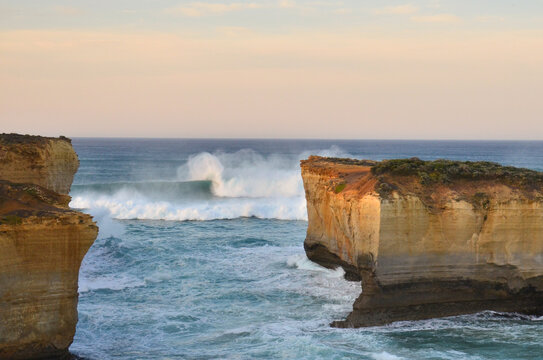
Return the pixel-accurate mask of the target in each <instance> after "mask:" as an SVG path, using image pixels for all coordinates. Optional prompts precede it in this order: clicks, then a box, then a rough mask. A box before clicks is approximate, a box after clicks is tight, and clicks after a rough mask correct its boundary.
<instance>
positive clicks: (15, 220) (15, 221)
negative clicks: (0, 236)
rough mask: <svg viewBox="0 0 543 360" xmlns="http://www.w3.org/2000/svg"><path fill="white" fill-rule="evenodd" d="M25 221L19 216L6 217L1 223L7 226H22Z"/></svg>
mask: <svg viewBox="0 0 543 360" xmlns="http://www.w3.org/2000/svg"><path fill="white" fill-rule="evenodd" d="M22 222H23V219H22V218H21V217H20V216H17V215H6V216H4V217H3V218H2V220H1V223H2V224H5V225H19V224H22Z"/></svg>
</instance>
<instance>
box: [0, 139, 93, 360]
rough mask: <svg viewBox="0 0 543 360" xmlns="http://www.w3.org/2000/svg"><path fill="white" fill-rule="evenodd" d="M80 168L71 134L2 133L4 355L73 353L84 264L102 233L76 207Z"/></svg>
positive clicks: (0, 309) (0, 329)
mask: <svg viewBox="0 0 543 360" xmlns="http://www.w3.org/2000/svg"><path fill="white" fill-rule="evenodd" d="M77 168H78V160H77V155H76V154H75V152H74V150H73V148H72V146H71V143H70V141H69V140H68V139H65V138H61V139H54V138H42V137H34V136H22V135H13V134H10V135H0V179H1V180H0V359H50V358H69V354H68V347H69V346H70V344H71V343H72V340H73V336H74V334H75V327H76V324H77V299H78V292H77V289H78V285H77V281H78V276H79V267H80V265H81V261H82V260H83V256H85V254H86V252H87V250H88V249H89V247H90V246H91V245H92V243H93V242H94V240H95V239H96V236H97V234H98V228H97V226H96V224H95V223H94V221H93V220H92V217H91V216H90V215H87V214H83V213H81V212H78V211H74V210H72V209H70V208H69V207H68V203H69V201H70V197H69V196H68V195H67V193H68V191H69V189H70V186H71V183H72V179H73V176H74V174H75V172H76V171H77ZM59 192H60V193H59Z"/></svg>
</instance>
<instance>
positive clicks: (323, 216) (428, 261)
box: [301, 156, 543, 327]
mask: <svg viewBox="0 0 543 360" xmlns="http://www.w3.org/2000/svg"><path fill="white" fill-rule="evenodd" d="M301 167H302V177H303V182H304V187H305V192H306V198H307V210H308V220H309V223H308V229H307V237H306V240H305V243H304V246H305V249H306V253H307V256H308V257H309V258H310V259H311V260H313V261H315V262H317V263H319V264H321V265H323V266H326V267H329V268H334V267H337V266H342V267H343V268H344V269H345V271H346V276H345V277H346V278H347V279H350V280H361V281H362V293H361V295H360V296H359V298H358V299H357V300H356V301H355V304H354V306H353V311H352V313H351V314H350V315H349V316H348V318H347V319H346V320H344V321H337V322H334V323H333V324H332V325H335V326H338V327H360V326H374V325H383V324H387V323H390V322H393V321H398V320H418V319H426V318H432V317H443V316H451V315H458V314H466V313H474V312H479V311H482V310H494V311H503V312H520V313H526V314H542V313H543V173H539V172H535V171H531V170H526V169H516V168H512V167H503V166H500V165H497V164H494V163H487V162H477V163H470V162H454V161H446V160H438V161H435V162H424V161H421V160H419V159H405V160H389V161H382V162H374V161H361V160H349V159H330V158H321V157H314V156H313V157H310V158H309V159H308V160H305V161H302V162H301Z"/></svg>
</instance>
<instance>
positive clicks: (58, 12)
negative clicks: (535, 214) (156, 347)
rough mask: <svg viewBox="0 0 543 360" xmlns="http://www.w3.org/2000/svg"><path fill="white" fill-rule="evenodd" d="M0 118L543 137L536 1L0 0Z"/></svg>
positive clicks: (121, 126)
mask: <svg viewBox="0 0 543 360" xmlns="http://www.w3.org/2000/svg"><path fill="white" fill-rule="evenodd" d="M0 124H1V126H0V132H19V133H30V134H42V135H54V136H58V135H61V134H62V135H66V136H73V137H76V136H121V137H129V136H136V137H183V138H187V137H205V138H207V137H230V138H236V137H252V138H346V139H534V140H543V0H516V1H503V0H481V1H473V0H471V1H467V0H414V1H377V0H367V1H363V0H358V1H353V0H344V1H335V0H330V1H328V0H321V1H319V0H307V1H302V0H250V1H243V0H233V1H221V0H213V1H205V0H202V1H179V0H178V1H170V0H168V1H166V0H158V1H157V0H154V1H151V0H117V1H113V0H108V1H106V0H94V1H90V0H82V1H42V0H35V1H29V0H13V1H5V0H0Z"/></svg>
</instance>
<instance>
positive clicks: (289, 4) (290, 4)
mask: <svg viewBox="0 0 543 360" xmlns="http://www.w3.org/2000/svg"><path fill="white" fill-rule="evenodd" d="M277 4H278V6H279V7H280V8H283V9H292V8H295V7H296V3H295V2H294V1H292V0H279V2H278V3H277Z"/></svg>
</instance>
